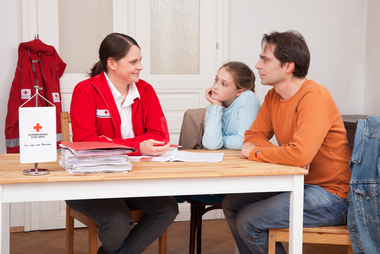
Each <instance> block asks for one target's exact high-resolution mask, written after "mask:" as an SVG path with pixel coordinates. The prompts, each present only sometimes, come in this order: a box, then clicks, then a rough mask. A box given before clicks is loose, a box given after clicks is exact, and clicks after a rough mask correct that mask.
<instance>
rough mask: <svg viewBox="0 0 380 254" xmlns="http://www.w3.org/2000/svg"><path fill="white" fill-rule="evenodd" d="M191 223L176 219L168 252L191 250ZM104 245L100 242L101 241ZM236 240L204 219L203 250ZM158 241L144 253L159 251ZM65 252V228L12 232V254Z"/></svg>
mask: <svg viewBox="0 0 380 254" xmlns="http://www.w3.org/2000/svg"><path fill="white" fill-rule="evenodd" d="M74 239H75V240H74V241H75V242H74V253H75V254H87V249H86V247H87V229H76V230H75V236H74ZM188 244H189V222H174V223H173V224H172V225H171V226H170V227H169V229H168V254H185V253H188V252H189V249H188ZM98 246H100V242H99V243H98ZM233 246H234V241H233V238H232V235H231V233H230V230H229V228H228V225H227V223H226V221H225V220H207V221H204V222H203V237H202V253H204V254H208V253H215V254H216V253H217V254H232V253H233ZM157 250H158V243H157V241H156V242H154V243H153V244H152V245H151V246H149V247H148V248H147V249H146V250H145V251H144V253H143V254H156V253H158V251H157ZM21 253H22V254H24V253H28V254H37V253H38V254H64V253H65V231H64V230H54V231H34V232H27V233H12V234H11V254H21ZM303 253H304V254H344V253H346V248H345V247H344V246H335V245H315V244H306V245H304V251H303Z"/></svg>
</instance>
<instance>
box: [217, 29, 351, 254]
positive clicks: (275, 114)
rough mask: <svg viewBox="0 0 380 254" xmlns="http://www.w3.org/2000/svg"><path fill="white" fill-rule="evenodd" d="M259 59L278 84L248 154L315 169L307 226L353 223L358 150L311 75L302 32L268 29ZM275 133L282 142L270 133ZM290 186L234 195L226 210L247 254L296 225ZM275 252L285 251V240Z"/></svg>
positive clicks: (262, 71) (267, 80)
mask: <svg viewBox="0 0 380 254" xmlns="http://www.w3.org/2000/svg"><path fill="white" fill-rule="evenodd" d="M262 48H263V50H262V52H261V54H260V60H259V61H258V62H257V64H256V66H255V67H256V68H257V69H258V71H259V75H260V78H261V83H262V84H263V85H269V86H272V87H273V88H272V89H271V90H270V91H269V92H268V93H267V95H266V96H265V100H264V103H263V105H262V106H261V108H260V111H259V113H258V115H257V118H256V120H255V121H254V122H253V124H252V126H251V127H250V129H249V130H247V131H246V132H245V140H244V145H243V148H242V150H241V153H240V156H241V158H246V159H249V160H254V161H264V162H270V163H279V164H285V165H291V166H297V167H305V168H307V169H309V174H308V175H307V176H305V187H304V227H316V226H330V225H339V224H344V223H346V215H347V210H348V202H347V194H348V187H349V180H350V176H351V171H350V170H349V161H350V156H351V151H350V148H349V145H348V142H347V138H346V130H345V128H344V124H343V120H342V117H341V115H340V113H339V110H338V108H337V106H336V105H335V102H334V100H333V98H332V96H331V94H330V93H329V91H328V90H327V89H326V88H325V87H324V86H322V85H320V84H318V83H315V82H314V81H312V80H308V79H306V75H307V72H308V69H309V63H310V53H309V49H308V46H307V44H306V42H305V39H304V38H303V36H302V35H301V34H299V33H298V32H296V31H287V32H284V33H279V32H272V33H271V34H269V35H267V34H264V36H263V40H262ZM273 135H275V136H276V139H277V142H278V145H273V144H272V143H271V142H269V140H270V139H271V138H272V137H273ZM289 195H290V194H289V192H276V193H252V194H232V195H227V196H226V197H225V198H224V200H223V211H224V214H225V216H226V219H227V222H228V224H229V226H230V229H231V232H232V234H233V236H234V238H235V241H236V244H237V246H238V248H239V252H240V254H245V253H267V251H268V229H269V228H287V227H289ZM276 253H277V254H282V253H286V252H285V250H284V248H283V247H282V244H281V243H278V244H277V246H276Z"/></svg>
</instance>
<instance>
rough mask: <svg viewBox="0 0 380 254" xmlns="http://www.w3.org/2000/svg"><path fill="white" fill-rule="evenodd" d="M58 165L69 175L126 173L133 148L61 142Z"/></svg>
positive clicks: (104, 143) (100, 143) (129, 165)
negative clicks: (129, 154) (129, 155)
mask: <svg viewBox="0 0 380 254" xmlns="http://www.w3.org/2000/svg"><path fill="white" fill-rule="evenodd" d="M61 147H62V148H63V149H62V153H61V160H60V161H59V165H60V166H61V167H63V168H64V169H65V170H66V171H67V172H68V173H69V174H88V173H109V172H119V173H120V172H128V171H129V170H131V169H132V164H131V163H130V162H129V157H128V155H127V154H128V153H131V152H134V149H133V148H129V147H126V146H122V145H118V144H113V143H106V142H62V144H61Z"/></svg>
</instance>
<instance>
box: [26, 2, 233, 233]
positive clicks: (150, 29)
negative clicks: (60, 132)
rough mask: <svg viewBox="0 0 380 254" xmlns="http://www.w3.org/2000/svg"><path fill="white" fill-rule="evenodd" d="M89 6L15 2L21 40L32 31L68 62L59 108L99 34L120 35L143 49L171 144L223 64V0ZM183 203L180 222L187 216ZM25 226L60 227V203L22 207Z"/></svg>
mask: <svg viewBox="0 0 380 254" xmlns="http://www.w3.org/2000/svg"><path fill="white" fill-rule="evenodd" d="M88 2H90V3H88ZM94 2H96V1H86V0H82V1H68V0H22V8H23V40H24V41H29V40H32V39H34V37H35V35H36V34H39V38H40V39H41V40H42V41H43V42H44V43H46V44H49V45H52V46H54V47H55V48H56V50H57V51H58V53H59V55H60V57H61V58H62V59H63V61H65V62H66V63H67V64H68V67H67V69H66V71H65V74H64V75H63V76H62V78H61V93H62V109H63V110H64V111H69V109H70V102H71V94H72V91H73V88H74V87H75V85H76V84H77V83H78V82H80V81H81V80H83V79H86V78H87V76H86V72H89V70H90V68H91V67H92V64H94V63H95V62H96V61H97V60H98V59H97V49H98V47H99V45H100V42H101V40H102V39H103V38H104V37H105V35H106V34H108V33H110V32H112V31H114V32H121V33H125V34H128V35H130V36H132V37H133V38H135V39H136V41H137V42H138V43H139V45H140V47H141V49H142V57H143V66H144V70H143V71H142V73H141V78H142V79H144V80H145V81H147V82H148V83H150V84H151V85H152V86H153V87H154V89H155V90H156V92H157V95H158V97H159V99H160V102H161V105H162V107H163V110H164V113H165V115H166V118H167V121H168V126H169V132H170V137H171V142H172V143H177V142H178V138H179V132H180V129H181V124H182V117H183V113H184V111H185V110H186V109H189V108H199V107H206V106H207V105H208V103H207V101H206V100H205V97H204V91H205V89H206V88H208V87H210V86H211V85H212V83H213V80H214V76H215V74H216V72H217V69H218V68H219V66H221V65H222V63H223V62H225V61H226V60H227V57H228V3H229V0H113V1H112V4H108V3H110V2H108V1H101V0H98V2H99V6H97V7H96V6H95V5H94ZM89 4H91V6H90V8H89V6H86V5H89ZM81 8H82V9H84V10H85V11H80V10H81ZM97 8H98V9H100V12H98V13H96V9H97ZM78 11H79V12H78ZM78 13H79V15H76V14H78ZM75 15H76V16H75ZM86 15H88V18H87V17H86ZM91 17H97V19H92V20H91ZM77 19H80V20H79V22H78V20H77ZM88 20H90V21H89V23H85V22H88ZM99 20H100V21H101V22H99ZM70 22H71V25H70ZM73 23H74V24H76V25H75V27H73V26H72V24H73ZM94 23H95V27H93V28H90V27H91V26H93V25H94ZM65 27H66V28H65ZM77 28H78V29H77ZM102 33H103V34H102ZM80 43H84V45H79V44H80ZM75 47H79V48H80V49H81V50H80V52H76V51H75V50H74V48H75ZM84 49H86V50H84ZM91 50H92V51H91ZM86 54H87V55H86ZM84 66H86V67H84ZM185 206H186V205H185ZM185 206H183V207H182V210H184V212H183V213H182V216H180V217H179V220H184V219H188V218H189V214H188V208H187V207H185ZM180 210H181V208H180ZM219 213H220V212H219ZM209 216H213V215H212V214H210V215H209ZM216 216H218V217H219V216H220V214H218V213H217V215H216ZM24 221H25V230H39V229H54V228H64V227H65V203H64V202H63V201H62V202H38V203H37V202H36V203H31V204H26V205H25V219H24ZM78 225H79V224H78Z"/></svg>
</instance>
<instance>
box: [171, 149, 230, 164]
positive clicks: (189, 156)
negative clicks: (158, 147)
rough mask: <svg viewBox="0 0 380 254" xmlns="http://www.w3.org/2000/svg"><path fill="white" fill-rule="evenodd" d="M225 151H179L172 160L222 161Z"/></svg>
mask: <svg viewBox="0 0 380 254" xmlns="http://www.w3.org/2000/svg"><path fill="white" fill-rule="evenodd" d="M223 156H224V153H192V152H185V151H179V152H178V153H177V154H176V156H175V157H174V158H173V160H172V161H186V162H221V161H222V160H223Z"/></svg>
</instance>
